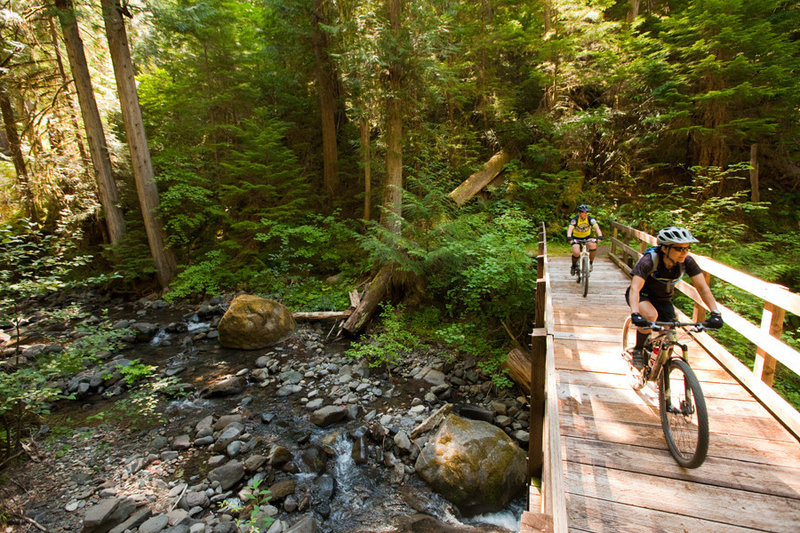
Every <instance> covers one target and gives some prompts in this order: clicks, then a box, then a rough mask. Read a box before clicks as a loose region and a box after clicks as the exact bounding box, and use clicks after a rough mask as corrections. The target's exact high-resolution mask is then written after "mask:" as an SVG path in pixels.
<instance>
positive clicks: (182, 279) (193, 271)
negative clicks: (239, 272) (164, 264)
mask: <svg viewBox="0 0 800 533" xmlns="http://www.w3.org/2000/svg"><path fill="white" fill-rule="evenodd" d="M231 262H232V259H231V258H230V257H229V256H228V255H227V254H225V253H224V252H223V251H222V250H211V251H210V252H207V253H206V254H205V255H204V257H203V258H202V260H200V261H198V262H196V263H194V264H192V265H189V266H187V267H186V268H184V270H182V271H181V272H179V273H178V275H177V276H176V277H175V279H174V280H173V281H172V283H171V284H170V287H169V289H170V290H169V292H168V293H166V294H165V295H164V300H165V301H166V302H174V301H176V300H178V299H180V298H185V297H187V296H191V295H194V294H207V295H219V294H221V293H222V291H223V289H224V288H226V287H232V286H235V284H236V281H237V276H236V271H235V270H234V269H231V268H227V266H230V264H231Z"/></svg>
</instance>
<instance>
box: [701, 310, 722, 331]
mask: <svg viewBox="0 0 800 533" xmlns="http://www.w3.org/2000/svg"><path fill="white" fill-rule="evenodd" d="M703 327H706V328H708V329H719V328H721V327H722V315H721V314H720V312H719V311H711V314H710V315H709V317H708V318H707V319H706V321H705V322H703Z"/></svg>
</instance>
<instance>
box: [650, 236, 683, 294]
mask: <svg viewBox="0 0 800 533" xmlns="http://www.w3.org/2000/svg"><path fill="white" fill-rule="evenodd" d="M658 248H659V247H658V246H651V247H650V248H648V249H647V250H645V251H644V253H645V254H647V255H649V256H650V259H651V260H652V261H653V268H651V269H650V272H648V273H647V275H648V277H652V278H653V279H654V280H656V281H658V282H659V283H663V284H665V285H667V292H670V293H671V292H672V291H673V290H674V289H675V285H677V284H678V282H679V281H680V280H681V279H683V274H684V272H686V265H684V264H683V263H678V265H679V268H680V275H679V276H678V277H677V278H675V279H660V278H658V277H656V275H655V274H656V270H658V261H659V255H658Z"/></svg>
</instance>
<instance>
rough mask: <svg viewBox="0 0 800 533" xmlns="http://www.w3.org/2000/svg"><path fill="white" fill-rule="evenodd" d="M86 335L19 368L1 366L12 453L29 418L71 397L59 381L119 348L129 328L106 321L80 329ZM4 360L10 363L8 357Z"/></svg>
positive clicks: (1, 405)
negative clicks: (113, 327)
mask: <svg viewBox="0 0 800 533" xmlns="http://www.w3.org/2000/svg"><path fill="white" fill-rule="evenodd" d="M77 331H81V332H82V334H83V336H82V337H81V338H79V339H78V340H76V341H75V342H74V343H72V344H71V345H69V346H67V347H66V349H65V350H64V351H63V352H56V353H49V354H48V353H45V354H42V355H40V356H39V357H38V358H36V359H35V360H32V361H28V362H27V363H25V364H22V365H20V364H19V363H18V366H17V367H16V368H14V367H10V368H9V367H8V365H7V364H6V365H3V366H0V420H2V421H3V423H4V426H5V427H7V428H11V429H12V431H11V432H10V433H7V434H6V441H5V442H4V443H3V446H2V447H3V448H4V449H5V451H6V453H9V452H10V451H11V450H12V449H13V448H14V447H15V446H16V445H18V439H19V438H20V437H21V432H22V430H23V428H24V425H25V424H26V421H27V422H31V421H33V420H35V419H37V418H39V417H40V416H42V415H45V414H47V413H49V409H50V405H51V404H52V402H54V401H56V400H59V399H64V398H71V395H69V394H66V393H64V392H63V390H62V389H61V388H60V387H59V386H57V385H56V383H57V382H58V381H59V380H63V379H66V378H68V377H70V376H72V375H74V374H75V373H76V372H78V371H80V370H82V369H83V368H84V367H85V365H86V363H87V361H92V360H97V358H98V357H99V356H100V355H102V354H103V353H105V352H108V351H112V350H116V349H117V348H118V347H119V346H120V344H121V342H122V338H123V337H124V336H126V335H128V334H130V331H128V330H122V329H120V330H115V329H112V328H111V326H110V325H109V324H108V323H107V322H105V323H101V324H99V325H97V326H84V327H83V328H80V329H78V330H77ZM4 363H8V362H7V361H4Z"/></svg>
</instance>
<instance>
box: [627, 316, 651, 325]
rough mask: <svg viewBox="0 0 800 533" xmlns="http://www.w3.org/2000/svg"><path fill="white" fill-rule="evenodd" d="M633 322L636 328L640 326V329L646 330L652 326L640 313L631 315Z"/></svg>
mask: <svg viewBox="0 0 800 533" xmlns="http://www.w3.org/2000/svg"><path fill="white" fill-rule="evenodd" d="M631 322H633V325H634V326H638V327H640V328H646V327H649V326H650V321H649V320H647V319H646V318H645V317H643V316H642V315H640V314H639V313H631Z"/></svg>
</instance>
